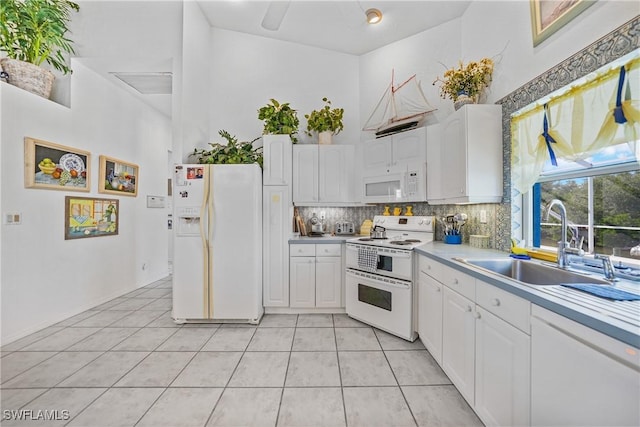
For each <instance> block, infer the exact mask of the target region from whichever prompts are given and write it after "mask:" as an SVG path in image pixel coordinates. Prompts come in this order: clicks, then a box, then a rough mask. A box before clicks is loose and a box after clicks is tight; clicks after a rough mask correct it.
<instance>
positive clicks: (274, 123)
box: [258, 99, 300, 144]
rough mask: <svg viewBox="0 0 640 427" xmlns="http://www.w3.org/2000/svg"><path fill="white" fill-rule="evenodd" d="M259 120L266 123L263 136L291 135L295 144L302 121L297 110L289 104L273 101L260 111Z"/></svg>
mask: <svg viewBox="0 0 640 427" xmlns="http://www.w3.org/2000/svg"><path fill="white" fill-rule="evenodd" d="M258 119H260V120H262V121H264V129H263V130H262V134H263V135H281V134H284V135H289V136H290V137H291V141H292V142H293V143H294V144H295V143H296V142H298V138H297V137H296V135H295V134H297V133H298V126H299V125H300V120H298V115H297V112H296V110H294V109H292V108H291V107H290V106H289V103H288V102H287V103H284V104H280V103H279V102H278V101H276V100H275V99H271V104H267V105H265V106H264V107H262V108H260V109H259V110H258Z"/></svg>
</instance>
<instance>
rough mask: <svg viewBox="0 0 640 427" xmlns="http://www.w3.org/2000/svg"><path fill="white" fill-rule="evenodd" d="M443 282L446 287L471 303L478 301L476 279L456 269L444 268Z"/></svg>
mask: <svg viewBox="0 0 640 427" xmlns="http://www.w3.org/2000/svg"><path fill="white" fill-rule="evenodd" d="M441 268H442V269H443V279H444V280H443V281H442V283H444V284H445V285H447V286H448V287H449V288H451V289H453V290H454V291H456V292H458V293H459V294H460V295H463V296H465V297H467V298H469V299H470V300H471V301H474V302H475V300H476V279H475V278H474V277H473V276H469V275H468V274H465V273H462V272H460V271H458V270H456V269H453V268H449V267H447V266H444V265H443V266H442V267H441Z"/></svg>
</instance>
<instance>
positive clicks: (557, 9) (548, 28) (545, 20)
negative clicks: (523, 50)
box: [530, 0, 595, 46]
mask: <svg viewBox="0 0 640 427" xmlns="http://www.w3.org/2000/svg"><path fill="white" fill-rule="evenodd" d="M530 2H531V30H532V32H533V45H534V46H537V45H539V44H540V43H542V42H543V41H544V40H546V39H547V38H548V37H549V36H550V35H551V34H553V33H555V32H556V31H558V30H559V29H560V28H562V27H563V26H565V25H566V24H567V23H568V22H569V21H571V20H572V19H574V18H575V17H576V16H578V15H579V14H580V13H582V12H583V11H584V10H585V9H586V8H588V7H589V6H591V5H592V4H594V3H595V0H530Z"/></svg>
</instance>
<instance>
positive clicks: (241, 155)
mask: <svg viewBox="0 0 640 427" xmlns="http://www.w3.org/2000/svg"><path fill="white" fill-rule="evenodd" d="M218 133H219V134H220V136H221V137H223V138H224V139H226V140H227V144H226V145H223V144H220V143H213V142H210V143H209V145H210V146H211V149H209V150H205V149H201V150H198V149H197V148H196V149H194V150H193V153H191V154H190V155H189V156H190V157H196V158H197V160H198V163H200V164H231V165H236V164H251V163H257V164H258V165H260V167H262V161H263V156H262V147H257V148H253V143H254V142H255V141H257V140H258V139H259V138H256V139H254V140H253V141H246V142H238V138H236V136H235V135H231V134H230V133H229V132H227V131H226V130H224V129H223V130H221V131H219V132H218Z"/></svg>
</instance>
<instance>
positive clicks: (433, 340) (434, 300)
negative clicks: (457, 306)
mask: <svg viewBox="0 0 640 427" xmlns="http://www.w3.org/2000/svg"><path fill="white" fill-rule="evenodd" d="M443 287H444V286H443V285H442V284H441V283H440V282H438V281H437V280H436V279H434V278H433V277H431V276H429V275H428V274H426V273H425V272H423V271H420V278H419V280H418V336H419V337H420V341H422V344H424V346H425V348H426V349H427V350H429V353H431V355H432V356H433V358H434V359H435V360H436V362H438V363H439V364H442V295H443V292H442V288H443Z"/></svg>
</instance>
